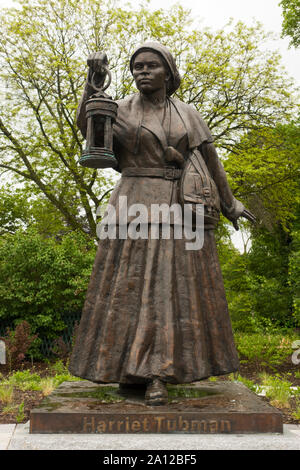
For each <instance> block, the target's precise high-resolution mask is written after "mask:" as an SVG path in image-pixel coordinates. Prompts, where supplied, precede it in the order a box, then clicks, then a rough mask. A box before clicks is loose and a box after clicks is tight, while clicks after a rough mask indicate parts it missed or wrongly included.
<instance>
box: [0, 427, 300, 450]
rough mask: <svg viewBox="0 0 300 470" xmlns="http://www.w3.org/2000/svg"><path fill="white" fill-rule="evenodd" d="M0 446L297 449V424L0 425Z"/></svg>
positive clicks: (299, 434)
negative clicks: (204, 427) (185, 430)
mask: <svg viewBox="0 0 300 470" xmlns="http://www.w3.org/2000/svg"><path fill="white" fill-rule="evenodd" d="M0 450H133V451H134V450H300V426H299V425H293V424H285V425H284V432H283V434H29V422H27V423H25V424H2V425H0Z"/></svg>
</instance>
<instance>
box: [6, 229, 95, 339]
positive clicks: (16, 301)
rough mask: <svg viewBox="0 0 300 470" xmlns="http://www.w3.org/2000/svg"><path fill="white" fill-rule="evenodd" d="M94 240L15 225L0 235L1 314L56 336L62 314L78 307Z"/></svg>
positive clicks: (61, 324)
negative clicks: (44, 233)
mask: <svg viewBox="0 0 300 470" xmlns="http://www.w3.org/2000/svg"><path fill="white" fill-rule="evenodd" d="M95 249H96V247H95V245H94V243H93V242H92V241H90V242H87V241H86V238H85V237H84V236H83V235H81V234H80V233H71V234H68V235H65V236H64V237H62V239H61V240H55V239H53V238H43V237H42V236H41V235H39V234H38V233H36V232H35V231H29V232H22V231H19V232H17V233H16V234H15V235H13V236H11V235H6V236H5V237H4V236H3V237H2V239H1V241H0V318H1V322H9V323H11V322H12V321H14V322H15V324H17V323H18V322H20V320H26V321H27V322H28V323H29V324H30V326H31V330H32V333H34V334H36V333H38V335H39V338H41V339H42V338H43V337H47V338H50V339H51V338H54V337H57V336H58V335H59V332H61V331H62V330H63V329H64V328H65V323H64V316H65V315H67V314H68V313H69V314H70V313H73V312H78V311H81V309H82V306H83V301H84V297H85V292H86V288H87V284H88V281H89V278H90V274H91V269H92V264H93V261H94V257H95Z"/></svg>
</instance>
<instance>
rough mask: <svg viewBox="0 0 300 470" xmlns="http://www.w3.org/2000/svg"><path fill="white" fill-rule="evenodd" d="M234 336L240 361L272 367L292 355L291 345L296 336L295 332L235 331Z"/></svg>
mask: <svg viewBox="0 0 300 470" xmlns="http://www.w3.org/2000/svg"><path fill="white" fill-rule="evenodd" d="M234 338H235V344H236V348H237V350H238V353H239V355H240V357H241V363H247V362H250V363H252V364H255V365H257V366H268V367H270V368H273V369H274V368H276V366H279V365H281V364H282V363H283V362H285V361H286V360H287V359H288V358H289V357H291V356H292V354H293V347H292V345H293V342H294V341H295V339H297V338H298V336H297V335H296V334H295V333H290V334H281V333H272V334H271V333H268V334H263V333H236V334H235V336H234Z"/></svg>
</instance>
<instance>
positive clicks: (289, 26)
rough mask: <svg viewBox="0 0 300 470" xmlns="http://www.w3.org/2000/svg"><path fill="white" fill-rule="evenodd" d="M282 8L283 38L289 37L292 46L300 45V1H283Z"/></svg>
mask: <svg viewBox="0 0 300 470" xmlns="http://www.w3.org/2000/svg"><path fill="white" fill-rule="evenodd" d="M279 5H280V6H281V7H282V16H283V23H282V36H283V37H285V36H289V38H290V46H294V47H298V46H299V45H300V1H299V0H281V2H280V3H279Z"/></svg>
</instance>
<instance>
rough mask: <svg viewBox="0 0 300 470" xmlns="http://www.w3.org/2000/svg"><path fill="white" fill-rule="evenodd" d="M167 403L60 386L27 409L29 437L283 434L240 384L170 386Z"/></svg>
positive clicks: (93, 387)
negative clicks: (29, 412) (148, 402)
mask: <svg viewBox="0 0 300 470" xmlns="http://www.w3.org/2000/svg"><path fill="white" fill-rule="evenodd" d="M168 389H169V403H168V404H167V405H164V406H155V407H154V406H146V405H145V402H144V398H143V397H144V394H143V391H141V390H137V391H136V392H128V393H126V394H123V395H120V394H119V392H118V385H116V384H107V385H97V384H94V383H91V382H87V381H78V382H64V383H63V384H61V385H60V386H59V387H58V388H57V389H56V390H55V391H54V392H52V393H51V395H49V396H48V397H47V398H45V399H44V401H43V402H42V403H41V405H40V406H39V407H37V408H35V409H33V410H32V411H31V416H30V432H31V433H85V434H86V433H93V434H97V433H98V434H103V433H111V434H121V433H127V434H128V433H177V434H178V433H182V434H197V433H198V434H214V433H218V434H219V433H227V434H228V433H234V434H237V433H238V434H239V433H282V431H283V424H282V415H281V413H280V412H279V411H278V410H276V409H274V408H273V407H271V406H270V405H268V404H267V403H266V402H265V401H263V399H261V398H260V397H258V396H257V395H255V394H254V393H253V392H251V391H250V390H249V389H247V388H246V387H245V386H244V385H242V384H240V383H235V382H230V381H228V382H227V381H217V382H210V381H201V382H197V383H194V384H190V385H173V386H169V385H168Z"/></svg>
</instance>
